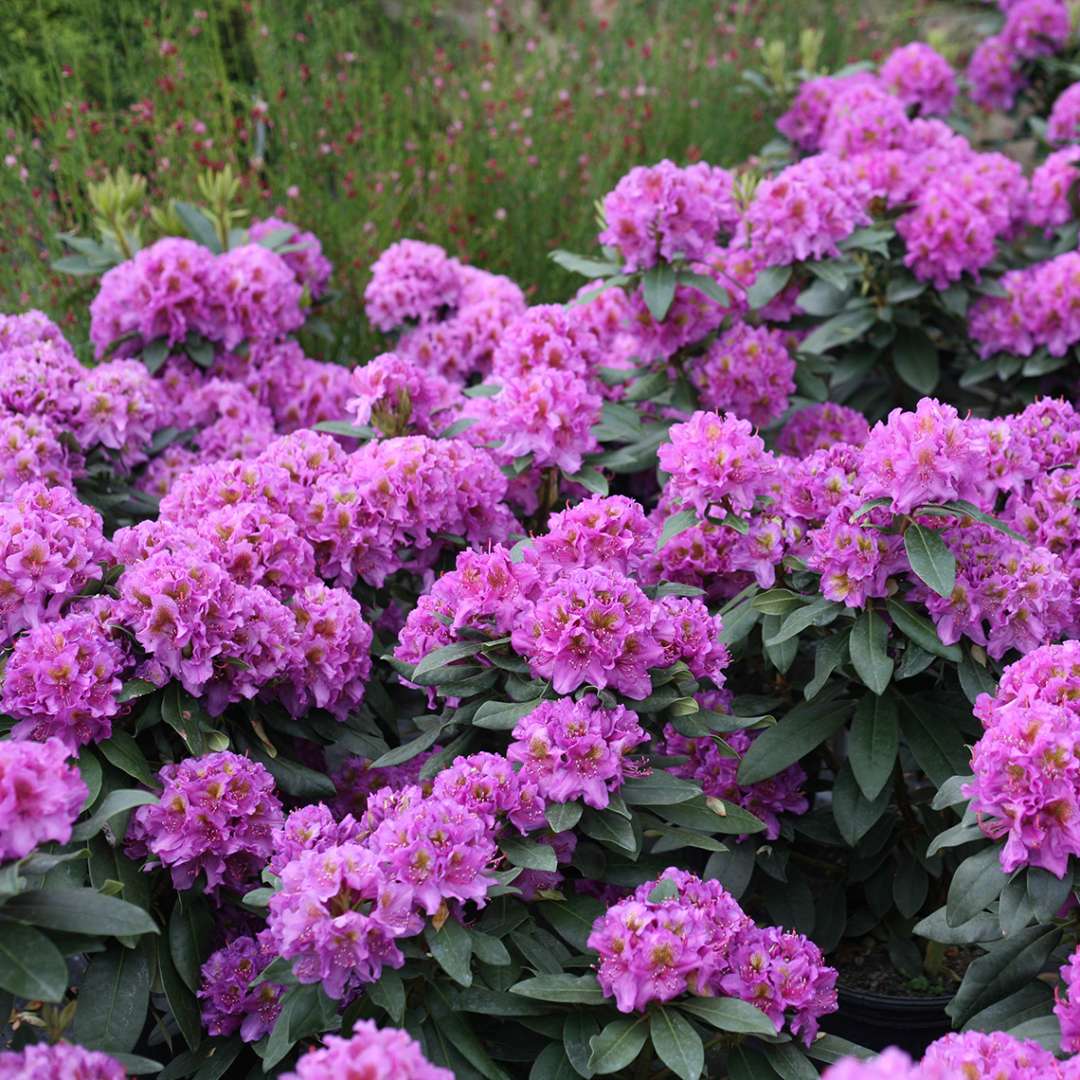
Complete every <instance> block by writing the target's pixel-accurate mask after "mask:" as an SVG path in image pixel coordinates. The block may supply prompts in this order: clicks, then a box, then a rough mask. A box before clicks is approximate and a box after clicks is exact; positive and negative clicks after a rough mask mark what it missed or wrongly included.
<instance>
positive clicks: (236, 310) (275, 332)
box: [208, 244, 304, 350]
mask: <svg viewBox="0 0 1080 1080" xmlns="http://www.w3.org/2000/svg"><path fill="white" fill-rule="evenodd" d="M208 288H209V299H210V302H211V304H212V305H213V311H214V318H215V322H216V324H217V327H218V331H217V333H218V336H219V338H220V340H221V343H222V345H224V347H225V348H226V349H229V350H232V349H235V348H236V347H237V346H238V345H239V344H240V342H242V341H247V342H249V343H256V342H263V341H273V340H275V339H276V338H280V337H284V336H285V334H288V333H291V332H292V331H293V330H298V329H299V328H300V327H301V326H302V325H303V322H304V313H303V311H302V310H301V308H300V297H301V292H302V290H301V288H300V285H299V284H298V282H297V280H296V278H295V277H294V276H293V272H292V270H291V269H290V268H289V266H288V264H287V263H286V262H285V260H284V259H283V258H282V257H281V256H280V255H276V254H274V252H272V251H270V250H269V248H264V247H263V246H262V245H261V244H244V245H242V246H241V247H236V248H232V249H231V250H229V251H227V252H225V254H223V255H218V256H217V257H216V258H215V259H214V263H213V266H212V267H211V271H210V275H209V284H208Z"/></svg>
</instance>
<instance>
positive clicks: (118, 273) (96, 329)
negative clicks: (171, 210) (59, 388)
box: [90, 237, 220, 360]
mask: <svg viewBox="0 0 1080 1080" xmlns="http://www.w3.org/2000/svg"><path fill="white" fill-rule="evenodd" d="M217 258H220V256H219V257H217ZM217 265H218V264H217V260H216V258H215V256H214V255H213V254H212V253H211V252H210V250H209V249H208V248H205V247H203V246H202V245H201V244H196V243H195V242H194V241H192V240H185V239H183V238H179V237H166V238H165V239H163V240H158V241H157V242H156V243H154V244H151V245H150V246H149V247H147V248H143V249H142V250H141V251H139V252H136V254H135V256H134V257H133V258H131V259H128V260H127V262H123V263H121V264H120V265H119V266H114V267H113V268H112V269H111V270H109V271H107V272H106V273H105V274H104V275H103V277H102V279H101V285H100V289H99V291H98V294H97V296H96V297H95V298H94V300H93V302H92V303H91V304H90V341H91V342H92V343H93V345H94V352H95V355H96V356H97V358H98V359H99V360H100V359H103V358H104V357H105V355H106V353H108V351H109V348H110V346H112V345H113V344H114V343H115V342H117V341H119V340H120V339H121V338H126V337H128V336H129V335H130V338H131V340H127V341H125V342H124V343H123V344H121V345H120V346H119V348H118V349H117V350H115V354H116V355H117V356H131V355H133V354H135V353H137V352H138V351H139V349H140V348H142V347H144V346H146V345H148V344H150V342H151V341H157V340H159V339H162V340H164V341H165V342H166V343H167V344H168V345H169V346H170V347H171V346H174V345H179V344H181V343H182V342H183V341H184V340H185V338H186V337H187V336H188V334H199V335H201V336H203V337H205V338H207V339H209V340H217V339H218V337H219V334H220V327H219V325H218V324H217V322H216V319H215V317H214V312H213V309H212V301H215V300H216V299H217V298H216V297H215V296H214V293H215V290H216V287H217V286H216V283H215V280H214V279H215V270H216V269H217Z"/></svg>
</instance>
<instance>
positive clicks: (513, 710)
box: [472, 698, 540, 731]
mask: <svg viewBox="0 0 1080 1080" xmlns="http://www.w3.org/2000/svg"><path fill="white" fill-rule="evenodd" d="M539 704H540V699H539V698H532V699H531V700H529V701H485V702H484V704H483V705H481V706H480V708H479V709H477V710H476V714H475V715H474V716H473V718H472V722H473V726H474V727H480V728H486V729H487V730H488V731H510V730H511V729H513V728H514V727H516V726H517V723H518V721H519V720H521V719H522V718H523V717H526V716H528V715H529V713H531V712H532V711H533V710H534V709H535V708H536V707H537V705H539Z"/></svg>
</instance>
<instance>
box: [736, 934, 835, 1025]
mask: <svg viewBox="0 0 1080 1080" xmlns="http://www.w3.org/2000/svg"><path fill="white" fill-rule="evenodd" d="M719 985H720V987H721V988H722V989H723V990H724V992H725V993H728V994H731V996H732V997H738V998H742V1000H743V1001H747V1002H749V1003H750V1004H751V1005H753V1006H754V1007H755V1008H757V1009H760V1010H761V1011H762V1012H763V1013H764V1014H765V1015H766V1016H767V1017H768V1018H769V1019H770V1020H771V1021H772V1022H773V1023H774V1024H775V1025H776V1030H777V1032H780V1031H782V1030H783V1029H784V1028H785V1027H787V1028H788V1029H790V1031H791V1034H792V1035H795V1036H798V1037H799V1038H801V1039H802V1041H803V1043H804V1044H805V1045H806V1046H809V1045H810V1044H811V1043H812V1042H813V1041H814V1036H815V1035H816V1034H817V1031H818V1019H819V1018H820V1017H821V1016H822V1015H823V1014H825V1013H830V1012H835V1011H836V1009H837V1001H836V969H835V968H832V967H829V966H828V965H827V964H826V963H825V961H824V958H823V957H822V955H821V950H820V949H819V948H818V947H817V946H816V945H815V944H814V943H813V942H812V941H811V940H810V939H809V938H807V937H804V936H803V935H802V934H798V933H796V932H795V931H794V930H784V929H782V928H781V927H779V926H767V927H764V928H758V927H755V928H753V929H750V930H746V931H744V932H743V933H741V934H739V936H738V938H737V940H736V942H735V943H734V945H733V948H732V950H731V972H730V973H729V974H727V975H724V976H723V977H722V978H721V979H720V982H719Z"/></svg>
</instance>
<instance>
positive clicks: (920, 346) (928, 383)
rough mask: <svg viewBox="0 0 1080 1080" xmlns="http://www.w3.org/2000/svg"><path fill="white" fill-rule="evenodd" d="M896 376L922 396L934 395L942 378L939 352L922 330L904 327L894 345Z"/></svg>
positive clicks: (898, 333)
mask: <svg viewBox="0 0 1080 1080" xmlns="http://www.w3.org/2000/svg"><path fill="white" fill-rule="evenodd" d="M893 364H894V365H895V367H896V374H897V375H899V376H900V378H901V379H903V380H904V382H906V383H907V384H908V386H910V387H911V388H912V389H913V390H918V392H919V393H920V394H922V395H924V396H925V395H926V394H932V393H933V392H934V388H935V387H936V386H937V384H938V379H940V378H941V364H940V361H939V360H938V351H937V349H936V348H935V347H934V345H933V343H932V342H931V341H930V339H929V338H928V337H927V336H926V334H924V333H923V332H922V331H921V330H916V329H914V328H910V327H906V326H902V327H901V328H900V329H899V330H898V331H897V334H896V341H895V342H894V343H893Z"/></svg>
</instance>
